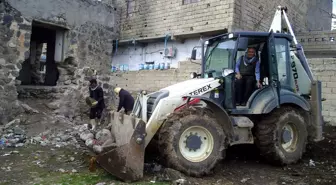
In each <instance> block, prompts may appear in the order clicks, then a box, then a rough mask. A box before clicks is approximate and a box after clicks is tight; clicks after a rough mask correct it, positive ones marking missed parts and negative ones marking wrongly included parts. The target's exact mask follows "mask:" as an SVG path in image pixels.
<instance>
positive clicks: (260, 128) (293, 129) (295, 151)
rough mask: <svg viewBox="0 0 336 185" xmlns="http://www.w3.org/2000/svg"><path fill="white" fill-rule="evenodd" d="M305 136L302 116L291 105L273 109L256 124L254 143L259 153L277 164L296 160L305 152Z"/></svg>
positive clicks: (305, 130)
mask: <svg viewBox="0 0 336 185" xmlns="http://www.w3.org/2000/svg"><path fill="white" fill-rule="evenodd" d="M307 136H308V132H307V126H306V123H305V120H304V118H303V116H302V115H301V113H300V112H299V111H298V110H296V109H294V108H292V107H281V108H280V109H278V110H275V111H274V112H272V113H271V114H269V115H267V116H266V117H263V118H262V120H261V121H260V122H259V123H258V124H257V126H256V137H257V140H256V144H257V146H258V147H259V149H260V153H261V155H262V156H264V157H265V158H266V159H267V160H268V161H269V162H271V163H274V164H277V165H284V164H292V163H296V162H298V160H300V159H301V158H302V155H303V153H304V152H305V148H306V144H307Z"/></svg>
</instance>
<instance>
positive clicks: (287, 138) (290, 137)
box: [281, 123, 298, 152]
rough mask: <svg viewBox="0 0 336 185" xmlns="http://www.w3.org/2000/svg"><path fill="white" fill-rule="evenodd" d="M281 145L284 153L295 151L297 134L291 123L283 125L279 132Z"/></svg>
mask: <svg viewBox="0 0 336 185" xmlns="http://www.w3.org/2000/svg"><path fill="white" fill-rule="evenodd" d="M281 134H282V135H281V145H282V148H283V149H284V150H285V151H286V152H293V151H295V150H296V147H297V142H298V133H297V130H296V127H295V125H294V124H293V123H287V124H285V125H284V127H283V129H282V132H281Z"/></svg>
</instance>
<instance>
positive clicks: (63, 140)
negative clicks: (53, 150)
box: [28, 129, 80, 148]
mask: <svg viewBox="0 0 336 185" xmlns="http://www.w3.org/2000/svg"><path fill="white" fill-rule="evenodd" d="M76 134H77V133H76V132H75V130H72V129H67V130H65V131H62V132H58V133H52V132H51V131H50V130H49V131H46V132H43V133H40V134H38V135H37V136H34V137H32V138H30V140H29V141H28V142H29V143H30V144H40V145H41V146H47V145H50V146H54V147H58V148H60V147H66V146H76V147H77V148H79V147H80V146H79V145H78V144H77V140H76V138H75V135H76Z"/></svg>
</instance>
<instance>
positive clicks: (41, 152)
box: [0, 105, 336, 185]
mask: <svg viewBox="0 0 336 185" xmlns="http://www.w3.org/2000/svg"><path fill="white" fill-rule="evenodd" d="M39 106H41V105H37V106H35V107H34V108H36V109H39V110H41V112H42V113H40V114H39V116H43V115H46V113H45V112H43V111H42V110H44V109H45V108H44V107H43V106H41V107H39ZM33 118H35V119H37V115H33V116H32V117H31V118H30V120H31V119H33ZM33 120H34V119H33ZM27 123H29V125H27V127H26V128H27V129H28V130H29V134H31V135H33V134H34V133H38V132H41V131H43V130H45V128H43V127H49V126H46V125H39V124H37V122H36V123H35V122H34V121H30V122H29V121H28V122H27ZM51 126H52V127H67V126H66V125H64V124H63V125H62V124H61V125H59V124H58V125H51ZM324 136H325V140H323V141H322V142H319V143H315V144H310V145H308V149H307V152H306V153H305V155H304V157H303V159H302V160H301V161H300V162H299V163H298V164H295V165H289V166H286V167H278V166H272V165H270V164H268V163H267V162H265V161H263V160H262V159H261V157H260V156H259V154H258V150H257V149H256V148H255V147H254V146H252V145H251V146H250V145H248V146H236V147H232V148H230V149H229V150H228V151H227V158H226V159H225V160H224V161H223V162H222V163H221V164H220V165H219V166H218V167H217V168H216V169H215V170H214V173H213V174H212V175H210V176H207V177H203V178H190V177H185V176H183V177H181V179H185V180H186V181H184V182H185V183H186V184H200V185H203V184H222V185H236V184H237V185H239V184H244V185H284V184H287V185H288V184H293V185H315V184H317V185H330V184H336V171H335V170H336V169H335V168H336V160H335V158H336V128H334V127H326V128H325V134H324ZM89 159H90V158H89V156H87V154H86V153H83V151H82V150H81V149H76V148H75V147H71V146H68V147H60V148H59V147H55V146H41V145H26V146H24V147H18V148H5V149H3V150H1V149H0V184H1V185H2V184H4V185H5V184H8V185H12V184H13V185H15V184H22V185H29V184H32V185H38V184H41V185H42V184H46V185H51V184H62V185H80V184H83V185H84V184H85V185H86V184H88V185H89V184H97V183H101V184H100V185H103V184H104V183H105V184H106V185H110V184H127V183H122V182H120V181H118V180H116V179H115V178H114V177H113V176H111V175H109V174H107V173H106V172H105V171H104V170H102V169H100V168H99V167H97V169H96V170H95V171H94V172H91V171H90V170H89ZM162 170H163V169H161V171H155V172H153V171H152V170H149V171H146V173H145V177H144V179H143V180H142V181H141V182H137V183H132V184H172V182H164V181H162V180H160V177H161V176H162V173H166V172H162ZM178 175H180V174H178Z"/></svg>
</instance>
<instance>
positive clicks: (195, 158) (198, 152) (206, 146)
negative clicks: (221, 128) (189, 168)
mask: <svg viewBox="0 0 336 185" xmlns="http://www.w3.org/2000/svg"><path fill="white" fill-rule="evenodd" d="M178 142H179V144H178V145H179V151H180V153H181V155H182V156H183V157H184V158H185V159H187V160H188V161H191V162H201V161H204V160H205V159H207V158H208V157H209V156H210V155H211V153H212V151H213V150H214V142H215V141H214V138H213V136H212V134H211V132H209V130H208V129H206V128H205V127H202V126H198V125H197V126H191V127H189V128H186V129H185V130H184V132H183V133H182V134H181V136H180V139H179V141H178Z"/></svg>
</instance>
